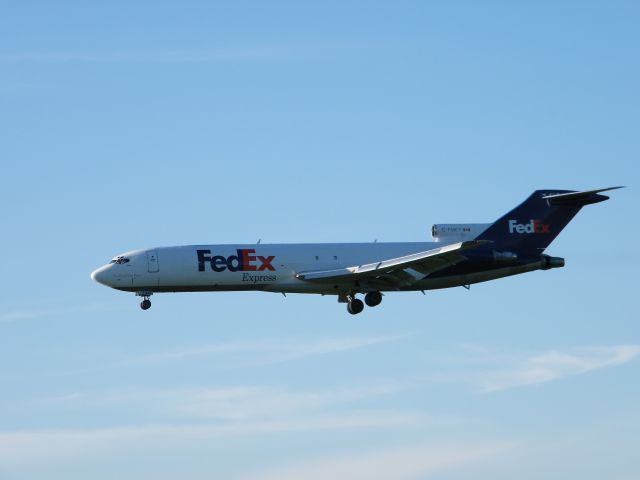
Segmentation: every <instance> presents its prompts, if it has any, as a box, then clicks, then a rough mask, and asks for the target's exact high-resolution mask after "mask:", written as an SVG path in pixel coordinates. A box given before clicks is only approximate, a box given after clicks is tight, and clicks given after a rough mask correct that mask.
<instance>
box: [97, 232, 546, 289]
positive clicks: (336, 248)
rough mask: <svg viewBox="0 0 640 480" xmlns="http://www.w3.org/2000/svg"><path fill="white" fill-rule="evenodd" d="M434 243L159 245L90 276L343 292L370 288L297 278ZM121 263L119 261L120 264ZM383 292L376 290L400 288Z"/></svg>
mask: <svg viewBox="0 0 640 480" xmlns="http://www.w3.org/2000/svg"><path fill="white" fill-rule="evenodd" d="M439 245H441V244H439V243H433V242H410V243H325V244H272V245H268V244H264V245H263V244H241V245H187V246H176V247H158V248H152V249H146V250H135V251H131V252H128V253H124V254H122V255H119V256H118V257H116V259H114V260H112V261H111V263H109V264H107V265H105V266H103V267H100V268H99V269H97V270H96V271H95V272H93V273H92V275H91V276H92V278H93V279H94V280H96V281H97V282H99V283H102V284H104V285H107V286H109V287H112V288H116V289H118V290H124V291H129V292H141V293H149V294H150V293H153V292H197V291H232V290H262V291H268V292H285V293H320V294H338V295H339V294H344V293H349V292H352V291H363V292H364V291H367V286H366V285H359V286H357V287H356V286H354V285H352V284H349V285H345V284H322V283H320V284H319V283H315V282H308V281H305V280H304V279H300V278H298V277H297V275H298V274H300V273H304V272H307V271H319V270H335V269H340V268H347V267H352V266H358V265H365V264H370V263H372V262H376V261H378V260H379V259H381V258H396V257H402V256H405V255H410V254H413V253H416V252H421V251H425V250H429V249H432V248H435V247H437V246H439ZM118 259H120V260H118ZM539 268H541V267H540V263H539V262H534V263H531V264H527V265H517V266H515V265H514V266H505V267H504V268H493V269H491V270H490V271H483V272H478V273H470V274H464V275H454V276H449V277H444V278H433V279H424V280H421V281H418V282H416V283H414V284H413V285H411V286H410V287H409V286H408V287H406V288H401V289H402V290H423V289H424V290H427V289H436V288H446V287H453V286H459V285H466V284H470V283H477V282H482V281H487V280H492V279H495V278H500V277H504V276H509V275H514V274H518V273H524V272H526V271H531V270H537V269H539ZM399 289H400V288H396V287H390V288H381V287H380V286H379V285H376V287H375V288H373V290H382V291H390V290H399Z"/></svg>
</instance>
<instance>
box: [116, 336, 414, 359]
mask: <svg viewBox="0 0 640 480" xmlns="http://www.w3.org/2000/svg"><path fill="white" fill-rule="evenodd" d="M408 336H409V335H408V334H399V335H386V336H384V335H383V336H372V337H341V338H328V339H312V340H308V339H300V338H281V339H259V340H242V341H232V342H221V343H216V344H210V345H200V346H195V347H186V348H181V349H172V350H167V351H164V352H157V353H151V354H147V355H140V356H135V357H130V358H126V359H124V360H122V361H121V362H118V363H117V364H116V366H128V365H136V364H153V363H161V362H171V361H181V360H189V359H193V358H198V357H209V356H225V357H231V358H232V359H235V361H234V364H235V365H236V366H237V365H244V366H255V365H258V364H260V365H263V364H276V363H283V362H288V361H292V360H297V359H301V358H305V357H312V356H317V355H327V354H331V353H340V352H348V351H353V350H358V349H363V348H366V347H371V346H374V345H380V344H384V343H389V342H394V341H398V340H401V339H403V338H406V337H408Z"/></svg>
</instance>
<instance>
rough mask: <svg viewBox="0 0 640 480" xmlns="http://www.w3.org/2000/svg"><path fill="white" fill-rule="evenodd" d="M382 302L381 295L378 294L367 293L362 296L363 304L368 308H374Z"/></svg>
mask: <svg viewBox="0 0 640 480" xmlns="http://www.w3.org/2000/svg"><path fill="white" fill-rule="evenodd" d="M380 302H382V294H381V293H380V292H369V293H367V294H366V295H365V296H364V303H366V304H367V306H369V307H375V306H376V305H380Z"/></svg>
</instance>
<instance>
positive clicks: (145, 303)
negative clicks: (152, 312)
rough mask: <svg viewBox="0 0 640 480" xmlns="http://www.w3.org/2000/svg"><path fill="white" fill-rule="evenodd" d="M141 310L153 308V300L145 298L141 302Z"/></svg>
mask: <svg viewBox="0 0 640 480" xmlns="http://www.w3.org/2000/svg"><path fill="white" fill-rule="evenodd" d="M140 308H141V309H143V310H149V309H150V308H151V300H149V299H148V298H145V299H144V300H142V301H141V302H140Z"/></svg>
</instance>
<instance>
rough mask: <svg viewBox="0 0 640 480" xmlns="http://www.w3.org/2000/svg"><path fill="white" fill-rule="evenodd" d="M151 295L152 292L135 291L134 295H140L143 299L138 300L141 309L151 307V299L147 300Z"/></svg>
mask: <svg viewBox="0 0 640 480" xmlns="http://www.w3.org/2000/svg"><path fill="white" fill-rule="evenodd" d="M151 295H153V292H136V297H142V298H143V299H144V300H142V301H141V302H140V308H141V309H142V310H149V309H150V308H151V300H149V297H150V296H151Z"/></svg>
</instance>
